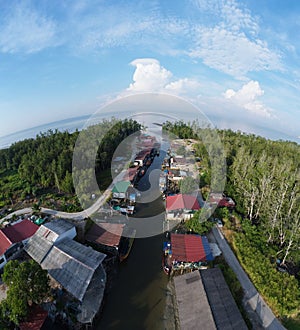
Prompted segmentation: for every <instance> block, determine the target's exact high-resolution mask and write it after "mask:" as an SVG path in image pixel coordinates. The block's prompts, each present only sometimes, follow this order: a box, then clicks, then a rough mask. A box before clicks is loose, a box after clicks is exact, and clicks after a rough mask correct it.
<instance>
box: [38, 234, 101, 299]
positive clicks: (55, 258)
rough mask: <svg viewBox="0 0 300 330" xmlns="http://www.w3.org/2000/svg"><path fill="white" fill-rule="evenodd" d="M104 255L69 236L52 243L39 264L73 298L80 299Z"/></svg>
mask: <svg viewBox="0 0 300 330" xmlns="http://www.w3.org/2000/svg"><path fill="white" fill-rule="evenodd" d="M105 257H106V255H105V254H103V253H100V252H97V251H94V250H93V249H92V248H91V247H86V246H84V245H82V244H80V243H77V242H75V241H73V240H71V239H69V238H66V239H64V240H62V241H60V242H59V243H57V245H54V246H53V247H52V249H51V250H50V252H49V253H48V254H47V256H46V257H45V259H44V260H43V261H42V263H41V266H42V268H43V269H47V270H48V273H49V274H50V275H51V276H52V277H53V278H54V279H55V280H56V281H57V282H58V283H60V284H61V285H62V286H63V287H64V288H65V289H66V290H67V291H68V292H70V293H71V294H72V295H73V296H74V297H75V298H77V299H78V300H80V301H82V299H83V297H84V295H85V292H86V290H87V287H88V285H89V284H90V281H91V279H92V277H93V274H94V271H95V270H96V268H97V267H98V266H99V265H100V263H101V262H102V261H103V259H104V258H105Z"/></svg>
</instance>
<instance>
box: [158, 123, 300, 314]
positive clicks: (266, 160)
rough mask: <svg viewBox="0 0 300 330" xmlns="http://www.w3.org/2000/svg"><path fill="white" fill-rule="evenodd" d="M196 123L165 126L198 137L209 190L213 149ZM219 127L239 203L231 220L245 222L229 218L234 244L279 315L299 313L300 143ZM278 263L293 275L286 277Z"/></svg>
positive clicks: (229, 189)
mask: <svg viewBox="0 0 300 330" xmlns="http://www.w3.org/2000/svg"><path fill="white" fill-rule="evenodd" d="M193 125H195V123H184V122H177V123H171V122H167V123H166V125H164V126H163V128H164V129H165V130H166V131H168V132H171V133H173V134H175V135H177V137H179V138H188V139H196V140H197V143H196V144H194V149H195V156H197V157H200V158H201V165H202V166H201V169H200V188H202V189H203V191H204V190H206V191H209V190H210V189H211V180H212V178H211V175H212V172H211V168H212V164H211V162H210V157H209V150H208V148H207V143H204V142H203V139H201V134H202V136H203V132H202V133H201V134H196V135H195V129H193V130H191V127H193ZM201 130H202V131H205V132H206V133H205V134H206V135H209V133H208V132H209V131H210V130H213V129H211V128H208V127H206V128H203V129H201V128H199V127H198V132H199V131H201ZM215 131H217V133H218V135H219V137H220V139H221V142H222V145H223V150H224V153H225V157H226V167H227V172H226V185H225V190H224V192H225V194H226V195H228V196H230V197H232V198H233V199H234V200H235V202H236V210H235V215H234V216H233V215H231V216H230V215H229V216H228V219H229V220H230V219H234V218H239V219H240V220H239V223H240V224H241V225H240V226H238V227H235V226H234V225H233V223H230V221H229V226H230V228H231V229H233V230H234V233H233V235H232V238H231V239H232V242H231V243H232V246H233V248H234V250H235V251H236V253H237V255H238V256H239V259H240V262H241V263H242V264H243V266H244V268H245V269H246V270H247V272H248V274H249V276H250V278H251V280H252V281H253V283H254V284H255V285H256V286H257V288H258V289H259V291H260V292H261V293H262V294H263V296H264V297H265V298H266V299H267V301H268V303H269V304H270V305H272V307H273V308H274V310H275V312H276V313H277V315H280V316H282V313H283V314H284V315H292V314H293V315H296V314H297V313H299V304H300V294H299V291H300V290H299V289H300V283H299V281H300V272H299V270H300V254H299V246H300V220H299V216H300V180H299V179H300V170H299V169H300V166H299V165H300V145H298V144H297V143H295V142H290V141H282V140H279V141H273V140H269V139H266V138H263V137H260V136H256V135H254V134H245V133H242V132H240V131H238V132H234V131H232V130H215ZM212 142H213V141H212ZM276 265H277V269H279V268H280V269H281V271H284V272H287V273H290V274H292V276H286V274H287V273H284V274H285V275H282V274H283V273H281V272H278V271H277V270H276ZM278 266H279V268H278ZM282 279H284V282H283V280H282ZM270 281H271V282H270Z"/></svg>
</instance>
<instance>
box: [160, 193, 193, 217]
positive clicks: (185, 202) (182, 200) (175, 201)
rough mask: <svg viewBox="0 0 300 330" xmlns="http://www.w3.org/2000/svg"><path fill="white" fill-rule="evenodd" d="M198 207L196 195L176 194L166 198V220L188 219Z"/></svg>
mask: <svg viewBox="0 0 300 330" xmlns="http://www.w3.org/2000/svg"><path fill="white" fill-rule="evenodd" d="M199 209H200V205H199V202H198V199H197V196H193V195H187V194H177V195H173V196H167V198H166V220H183V221H184V220H188V219H190V218H192V216H193V214H194V212H195V211H197V210H199Z"/></svg>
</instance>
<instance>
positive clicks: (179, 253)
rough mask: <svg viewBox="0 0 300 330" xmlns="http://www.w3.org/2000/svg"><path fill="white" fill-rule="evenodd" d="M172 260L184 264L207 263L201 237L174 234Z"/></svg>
mask: <svg viewBox="0 0 300 330" xmlns="http://www.w3.org/2000/svg"><path fill="white" fill-rule="evenodd" d="M171 249H172V260H176V261H184V262H197V261H205V260H206V253H205V250H204V247H203V244H202V238H201V236H199V235H191V234H188V235H186V234H172V235H171Z"/></svg>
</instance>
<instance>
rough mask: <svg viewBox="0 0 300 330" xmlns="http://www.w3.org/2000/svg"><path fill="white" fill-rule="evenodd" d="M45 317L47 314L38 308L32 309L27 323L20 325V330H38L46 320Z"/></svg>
mask: <svg viewBox="0 0 300 330" xmlns="http://www.w3.org/2000/svg"><path fill="white" fill-rule="evenodd" d="M47 315H48V313H47V312H46V311H45V310H43V309H42V308H41V307H40V306H35V307H33V308H32V309H31V311H30V314H29V316H28V321H25V322H21V323H20V325H19V328H20V330H40V329H41V327H42V326H43V324H44V322H45V320H46V318H47Z"/></svg>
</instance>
